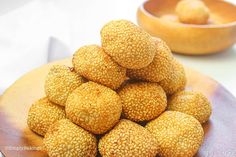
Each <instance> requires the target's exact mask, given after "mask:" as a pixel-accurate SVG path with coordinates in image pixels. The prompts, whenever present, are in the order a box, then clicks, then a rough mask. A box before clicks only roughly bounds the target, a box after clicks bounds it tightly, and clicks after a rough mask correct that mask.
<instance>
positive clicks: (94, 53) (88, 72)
mask: <svg viewBox="0 0 236 157" xmlns="http://www.w3.org/2000/svg"><path fill="white" fill-rule="evenodd" d="M72 62H73V66H74V67H75V70H76V72H78V73H79V74H80V75H82V76H83V77H85V78H86V79H88V80H91V81H94V82H97V83H100V84H102V85H105V86H107V87H110V88H112V89H117V88H118V87H119V86H120V85H121V84H122V82H123V81H124V80H125V78H126V69H125V68H123V67H121V66H120V65H118V64H117V63H116V62H114V61H113V60H112V59H111V57H110V56H109V55H107V54H106V53H105V52H104V50H103V49H102V48H101V47H99V46H97V45H88V46H83V47H81V48H80V49H79V50H78V51H76V52H75V54H74V56H73V59H72Z"/></svg>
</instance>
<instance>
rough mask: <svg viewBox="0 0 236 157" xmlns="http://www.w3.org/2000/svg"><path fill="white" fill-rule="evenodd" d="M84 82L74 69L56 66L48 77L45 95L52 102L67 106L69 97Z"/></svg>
mask: <svg viewBox="0 0 236 157" xmlns="http://www.w3.org/2000/svg"><path fill="white" fill-rule="evenodd" d="M83 82H84V80H83V78H82V77H81V76H79V75H78V74H76V73H75V71H74V69H73V68H69V67H67V66H64V65H54V66H53V67H52V68H51V69H50V71H49V73H48V75H47V77H46V81H45V86H44V88H45V93H46V95H47V97H48V99H49V100H50V101H52V102H54V103H56V104H58V105H61V106H65V103H66V100H67V97H68V95H69V94H70V93H71V92H72V91H73V90H74V89H76V88H77V87H78V86H80V85H81V84H82V83H83Z"/></svg>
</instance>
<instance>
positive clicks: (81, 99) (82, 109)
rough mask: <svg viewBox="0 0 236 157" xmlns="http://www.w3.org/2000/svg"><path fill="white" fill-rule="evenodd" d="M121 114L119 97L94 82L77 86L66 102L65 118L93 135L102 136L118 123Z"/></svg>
mask: <svg viewBox="0 0 236 157" xmlns="http://www.w3.org/2000/svg"><path fill="white" fill-rule="evenodd" d="M121 112H122V104H121V99H120V97H119V95H118V94H117V93H116V92H115V91H113V90H112V89H110V88H108V87H105V86H103V85H100V84H97V83H94V82H87V83H84V84H82V85H81V86H79V87H78V88H77V89H75V90H74V91H73V92H72V93H71V94H70V96H69V97H68V100H67V102H66V115H67V117H68V118H69V119H70V120H71V121H72V122H74V123H76V124H77V125H79V126H81V127H83V128H84V129H86V130H88V131H90V132H92V133H94V134H103V133H105V132H106V131H108V130H110V129H111V128H112V127H113V126H114V125H115V124H116V123H117V122H118V121H119V118H120V115H121Z"/></svg>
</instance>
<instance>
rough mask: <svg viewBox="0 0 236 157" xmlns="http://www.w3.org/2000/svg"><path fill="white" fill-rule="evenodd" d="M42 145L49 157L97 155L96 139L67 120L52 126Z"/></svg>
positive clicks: (89, 156) (90, 156)
mask: <svg viewBox="0 0 236 157" xmlns="http://www.w3.org/2000/svg"><path fill="white" fill-rule="evenodd" d="M43 143H44V146H45V148H46V151H47V153H48V155H49V157H95V156H96V154H97V140H96V137H95V136H94V135H92V134H91V133H89V132H88V131H86V130H84V129H83V128H81V127H79V126H77V125H75V124H74V123H72V122H71V121H70V120H68V119H62V120H60V121H58V122H56V123H55V124H53V125H52V126H51V127H50V128H49V130H48V132H47V133H46V135H45V138H44V139H43Z"/></svg>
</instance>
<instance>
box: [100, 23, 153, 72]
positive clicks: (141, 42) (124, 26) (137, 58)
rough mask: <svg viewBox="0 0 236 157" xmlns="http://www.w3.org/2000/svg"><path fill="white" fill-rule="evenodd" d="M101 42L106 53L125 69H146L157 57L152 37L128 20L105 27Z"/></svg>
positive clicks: (108, 24)
mask: <svg viewBox="0 0 236 157" xmlns="http://www.w3.org/2000/svg"><path fill="white" fill-rule="evenodd" d="M101 40H102V47H103V48H104V50H105V52H106V53H107V54H109V55H110V56H111V57H112V58H113V59H114V60H115V61H116V62H117V63H118V64H120V65H121V66H123V67H125V68H129V69H140V68H144V67H146V66H147V65H148V64H150V63H151V62H152V60H153V58H154V55H155V43H154V42H153V40H152V38H151V36H150V35H149V34H148V33H146V32H145V31H144V30H143V29H142V28H140V27H138V26H136V25H135V24H133V23H132V22H130V21H127V20H115V21H110V22H109V23H107V24H106V25H105V26H103V28H102V30H101Z"/></svg>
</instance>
